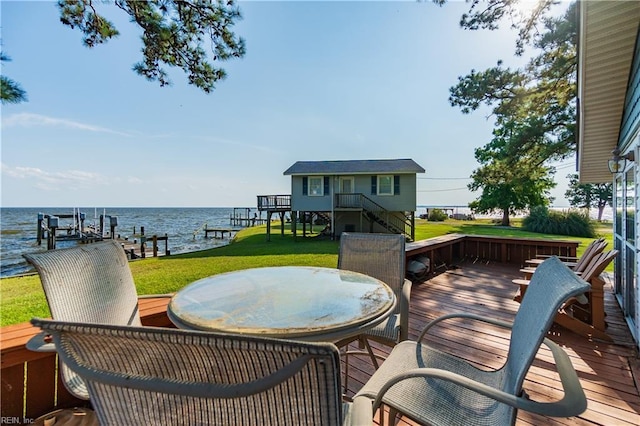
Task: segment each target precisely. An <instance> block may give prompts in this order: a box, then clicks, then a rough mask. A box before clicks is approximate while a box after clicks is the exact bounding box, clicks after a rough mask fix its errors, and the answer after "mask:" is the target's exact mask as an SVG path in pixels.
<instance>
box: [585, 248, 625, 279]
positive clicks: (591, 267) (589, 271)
mask: <svg viewBox="0 0 640 426" xmlns="http://www.w3.org/2000/svg"><path fill="white" fill-rule="evenodd" d="M617 255H618V250H615V249H614V250H609V251H606V252H604V253H599V254H597V255H595V256H594V257H593V258H592V259H591V262H589V264H588V265H587V267H586V268H585V269H584V272H583V273H582V275H581V278H582V279H583V280H585V281H587V282H591V280H592V279H593V278H597V277H599V276H600V274H601V273H602V272H604V270H605V269H607V266H609V263H611V261H612V260H613V259H614V258H615V257H616V256H617Z"/></svg>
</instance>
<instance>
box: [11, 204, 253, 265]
mask: <svg viewBox="0 0 640 426" xmlns="http://www.w3.org/2000/svg"><path fill="white" fill-rule="evenodd" d="M76 210H78V209H76ZM79 210H80V211H81V212H82V213H84V214H85V216H86V219H85V226H87V225H91V224H99V223H100V219H99V217H100V215H106V216H112V217H117V221H118V225H117V227H116V228H115V235H119V236H120V238H127V237H129V239H130V240H133V235H134V230H135V233H136V234H140V228H141V227H144V234H145V236H146V237H147V238H150V237H151V236H153V235H154V234H155V235H158V236H164V235H165V234H167V237H168V247H169V250H170V252H171V254H178V253H186V252H192V251H198V250H205V249H209V248H213V247H219V246H222V245H226V244H228V243H229V241H230V238H232V237H233V236H234V235H235V233H231V235H230V234H228V233H225V237H224V238H213V236H212V234H209V237H208V238H205V235H204V228H205V224H206V227H208V228H209V229H211V228H226V229H231V228H233V229H238V228H240V226H232V224H231V217H243V218H245V217H250V218H251V217H253V215H254V213H258V215H259V212H258V211H257V210H256V209H255V208H236V209H234V208H225V207H212V208H153V207H145V208H115V207H113V208H106V209H104V208H93V207H92V208H82V207H80V208H79ZM73 212H74V209H73V208H59V207H56V208H48V207H38V208H5V207H3V208H1V209H0V230H1V234H0V277H9V276H14V275H19V274H23V273H27V272H31V271H32V270H33V269H32V268H31V266H30V265H28V264H27V263H26V261H25V260H24V259H23V257H22V255H23V254H24V253H30V252H36V251H42V250H46V249H47V241H46V239H44V240H43V241H42V243H41V245H38V243H37V221H38V213H43V214H46V215H50V216H56V215H71V214H73ZM60 223H61V224H65V225H66V224H70V223H72V219H60ZM245 224H246V223H245ZM76 244H78V242H77V241H73V240H58V241H57V243H56V247H57V248H63V247H69V246H73V245H76ZM159 247H160V250H161V251H162V250H164V242H160V243H159Z"/></svg>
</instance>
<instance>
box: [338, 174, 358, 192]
mask: <svg viewBox="0 0 640 426" xmlns="http://www.w3.org/2000/svg"><path fill="white" fill-rule="evenodd" d="M353 182H354V180H353V176H347V177H344V176H342V177H340V180H339V186H340V187H339V188H338V192H339V193H341V194H353V192H354V190H355V188H354V183H353Z"/></svg>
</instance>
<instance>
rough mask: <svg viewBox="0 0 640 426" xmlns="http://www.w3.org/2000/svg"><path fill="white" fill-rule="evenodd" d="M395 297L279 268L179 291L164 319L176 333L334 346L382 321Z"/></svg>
mask: <svg viewBox="0 0 640 426" xmlns="http://www.w3.org/2000/svg"><path fill="white" fill-rule="evenodd" d="M395 304H396V298H395V295H394V293H393V291H392V290H391V288H390V287H389V286H387V284H385V283H384V282H382V281H380V280H377V279H375V278H373V277H370V276H367V275H364V274H360V273H356V272H351V271H345V270H338V269H332V268H319V267H302V266H283V267H266V268H253V269H245V270H240V271H234V272H228V273H224V274H219V275H213V276H210V277H207V278H203V279H201V280H198V281H195V282H193V283H191V284H189V285H187V286H186V287H184V288H183V289H181V290H180V291H178V292H177V293H176V294H175V295H174V296H173V298H172V299H171V302H170V303H169V306H168V309H167V314H168V316H169V318H170V319H171V321H172V322H173V323H174V324H175V325H176V326H177V327H178V328H185V329H196V330H207V331H219V332H228V333H239V334H248V335H256V336H267V337H274V338H284V339H292V340H306V341H327V342H336V341H339V340H342V339H344V338H347V337H351V336H356V335H359V334H361V333H362V332H363V331H366V330H368V329H370V328H372V327H374V326H376V325H377V324H379V323H381V322H382V321H384V320H385V319H386V318H387V317H388V316H389V315H391V313H392V312H393V310H394V307H395Z"/></svg>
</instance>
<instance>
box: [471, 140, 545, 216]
mask: <svg viewBox="0 0 640 426" xmlns="http://www.w3.org/2000/svg"><path fill="white" fill-rule="evenodd" d="M489 145H491V144H489ZM489 145H488V146H486V147H484V148H478V149H476V151H475V156H476V160H478V161H479V162H480V163H481V164H483V166H482V167H480V168H478V169H476V170H474V172H473V173H472V174H471V178H472V179H473V181H472V182H471V183H470V184H469V185H468V188H469V189H470V190H471V191H477V190H479V189H482V194H481V195H480V196H479V197H478V198H477V199H476V200H474V201H472V202H471V203H469V207H470V208H471V209H472V210H473V211H474V212H476V213H493V212H495V211H500V212H502V225H503V226H509V224H510V216H512V215H515V214H516V213H518V212H519V211H522V210H525V209H527V208H531V207H533V206H548V205H549V204H550V203H551V201H552V199H551V198H550V197H549V190H550V189H551V188H553V187H554V186H555V185H556V184H555V182H554V181H553V178H552V175H553V173H554V169H553V168H551V167H545V166H542V165H540V164H539V163H538V162H537V161H535V160H534V159H535V157H536V154H535V153H532V155H531V157H521V158H513V157H509V156H508V155H504V151H503V150H502V149H501V146H500V139H499V138H496V139H494V141H493V145H491V146H489Z"/></svg>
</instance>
